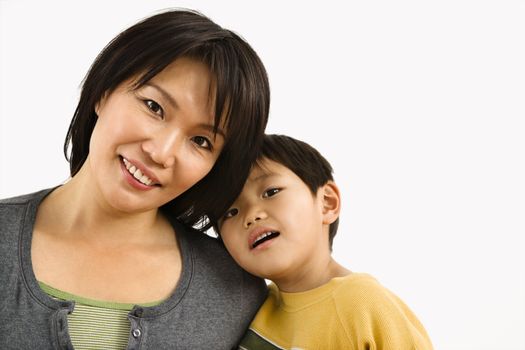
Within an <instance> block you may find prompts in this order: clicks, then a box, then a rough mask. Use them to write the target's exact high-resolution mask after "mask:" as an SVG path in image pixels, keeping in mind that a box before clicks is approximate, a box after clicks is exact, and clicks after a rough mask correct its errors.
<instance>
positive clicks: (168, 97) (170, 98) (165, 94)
mask: <svg viewBox="0 0 525 350" xmlns="http://www.w3.org/2000/svg"><path fill="white" fill-rule="evenodd" d="M144 85H145V86H149V87H152V88H154V89H155V90H157V91H158V92H160V94H161V95H162V96H163V97H164V98H165V99H166V100H168V102H169V104H170V105H171V106H172V107H173V108H178V105H177V101H176V100H175V98H174V97H173V96H171V95H170V93H169V92H167V91H166V90H164V89H163V88H161V87H160V86H158V85H157V84H155V83H152V82H151V81H148V82H147V83H145V84H144ZM199 127H200V128H202V129H205V130H207V131H211V132H213V133H217V134H219V135H220V136H222V138H223V139H225V138H226V134H225V133H224V131H223V130H222V129H221V128H219V127H217V130H215V127H214V126H213V125H211V124H199Z"/></svg>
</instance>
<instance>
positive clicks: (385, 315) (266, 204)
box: [219, 135, 432, 350]
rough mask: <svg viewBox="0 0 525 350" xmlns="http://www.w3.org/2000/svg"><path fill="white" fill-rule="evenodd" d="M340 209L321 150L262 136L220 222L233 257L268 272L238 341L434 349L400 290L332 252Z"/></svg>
mask: <svg viewBox="0 0 525 350" xmlns="http://www.w3.org/2000/svg"><path fill="white" fill-rule="evenodd" d="M339 209H340V195H339V190H338V188H337V186H336V185H335V183H334V181H333V177H332V167H331V166H330V164H329V163H328V162H327V161H326V159H325V158H323V156H321V155H320V154H319V152H317V151H316V150H315V149H314V148H312V147H311V146H309V145H308V144H306V143H304V142H301V141H298V140H295V139H293V138H291V137H287V136H281V135H267V136H266V137H265V140H264V144H263V148H262V152H261V156H260V157H259V159H258V160H257V163H256V164H255V165H254V167H253V168H252V171H251V173H250V176H249V178H248V180H247V181H246V184H245V185H244V188H243V190H242V192H241V194H240V195H239V197H238V198H237V199H236V200H235V202H234V203H233V205H232V207H231V208H230V209H229V210H228V211H227V212H226V214H225V215H224V217H223V218H222V219H221V220H220V221H219V232H220V236H221V238H222V240H223V241H224V244H225V245H226V248H227V249H228V251H229V252H230V254H231V255H232V256H233V258H234V259H235V260H236V261H237V263H238V264H239V265H241V266H242V267H243V268H244V269H246V270H247V271H248V272H250V273H252V274H254V275H257V276H259V277H263V278H266V279H270V280H272V281H273V283H272V284H271V285H270V293H269V295H268V298H267V300H266V302H265V303H264V304H263V306H262V307H261V309H260V310H259V312H258V314H257V315H256V317H255V319H254V320H253V322H252V324H251V326H250V329H249V330H248V332H247V333H246V335H245V337H244V339H243V340H242V342H241V344H240V346H239V349H247V350H252V349H257V350H260V349H395V350H405V349H432V345H431V342H430V340H429V338H428V335H427V333H426V331H425V329H424V328H423V326H422V325H421V323H420V322H419V321H418V319H417V318H416V316H415V315H414V314H413V313H412V311H410V309H409V308H408V307H407V306H406V305H405V304H404V303H403V302H402V301H401V300H400V299H399V298H398V297H397V296H395V295H394V294H393V293H392V292H390V291H389V290H387V289H386V288H384V287H383V286H381V285H380V284H379V283H378V282H377V281H376V280H375V279H374V278H373V277H371V276H370V275H367V274H362V273H353V272H351V271H349V270H347V269H346V268H345V267H343V266H341V265H339V264H338V263H337V262H336V261H335V260H334V259H333V258H332V257H331V247H332V240H333V238H334V236H335V234H336V231H337V224H338V216H339Z"/></svg>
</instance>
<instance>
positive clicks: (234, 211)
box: [224, 208, 239, 219]
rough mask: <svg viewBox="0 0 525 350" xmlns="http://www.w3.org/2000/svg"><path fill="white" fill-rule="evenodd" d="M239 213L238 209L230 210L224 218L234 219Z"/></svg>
mask: <svg viewBox="0 0 525 350" xmlns="http://www.w3.org/2000/svg"><path fill="white" fill-rule="evenodd" d="M238 213H239V210H238V209H237V208H231V209H230V210H228V211H227V212H226V214H224V218H225V219H229V218H232V217H234V216H235V215H237V214H238Z"/></svg>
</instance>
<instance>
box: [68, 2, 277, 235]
mask: <svg viewBox="0 0 525 350" xmlns="http://www.w3.org/2000/svg"><path fill="white" fill-rule="evenodd" d="M180 57H189V58H192V59H195V60H198V61H200V62H202V63H204V64H206V65H207V66H208V68H209V69H210V72H211V74H212V77H213V83H214V87H215V120H214V127H215V131H217V128H218V127H219V125H224V127H225V130H226V139H225V143H224V147H223V150H222V152H221V154H220V156H219V158H218V160H217V162H216V163H215V165H214V166H213V168H212V169H211V171H210V172H209V173H208V174H207V175H206V176H205V177H204V178H203V179H202V180H200V181H199V182H198V183H197V184H195V185H194V186H193V187H191V188H190V189H189V190H187V191H186V192H184V193H183V194H181V195H180V196H178V197H177V198H175V199H174V200H172V201H171V202H169V203H167V204H165V205H164V206H163V207H162V210H163V211H164V212H165V213H166V214H167V215H169V216H170V217H177V218H178V219H179V220H180V221H182V222H183V223H184V224H186V225H188V226H195V225H197V224H198V226H199V229H201V230H206V229H208V228H209V227H211V226H212V224H213V222H214V221H215V220H216V218H218V217H219V215H221V214H222V213H223V212H224V211H225V210H226V209H227V208H228V206H229V205H230V204H231V203H232V202H233V201H234V200H235V197H236V196H237V194H238V193H239V192H240V191H241V189H242V186H243V184H244V181H245V179H246V177H247V176H248V173H249V170H250V167H251V165H252V163H253V162H254V160H255V158H256V155H257V152H258V150H259V147H260V144H261V142H262V137H263V133H264V129H265V127H266V123H267V120H268V110H269V104H270V88H269V83H268V77H267V74H266V70H265V68H264V66H263V64H262V62H261V60H260V59H259V57H258V56H257V54H256V53H255V51H254V50H253V49H252V48H251V47H250V45H248V43H246V42H245V41H244V40H243V39H242V38H240V37H239V36H238V35H236V34H235V33H233V32H232V31H230V30H227V29H223V28H221V27H220V26H219V25H217V24H215V23H214V22H212V21H211V20H210V19H208V18H207V17H205V16H203V15H202V14H200V13H198V12H194V11H190V10H169V11H166V12H163V13H160V14H157V15H154V16H151V17H149V18H146V19H144V20H142V21H141V22H139V23H137V24H135V25H133V26H132V27H130V28H128V29H126V30H125V31H123V32H122V33H120V34H119V35H118V36H117V37H115V38H114V39H113V40H112V41H111V42H110V43H109V44H108V45H107V46H106V47H105V48H104V49H103V50H102V52H101V53H100V54H99V55H98V57H97V58H96V59H95V61H94V62H93V64H92V66H91V68H90V70H89V72H88V74H87V75H86V77H85V78H84V81H83V85H82V91H81V95H80V100H79V102H78V105H77V108H76V110H75V114H74V116H73V119H72V121H71V124H70V126H69V130H68V132H67V136H66V140H65V143H64V154H65V155H66V159H67V160H68V161H69V163H70V172H71V176H74V175H75V174H76V173H77V172H78V171H79V170H80V168H81V167H82V165H83V164H84V162H85V160H86V158H87V156H88V153H89V142H90V138H91V134H92V132H93V128H94V126H95V123H96V121H97V115H96V113H95V106H96V104H97V103H98V102H99V101H100V100H101V98H102V97H103V96H105V95H106V94H110V93H111V92H112V91H114V90H115V89H116V88H117V86H118V85H119V84H121V83H122V82H124V81H126V80H127V79H130V78H132V77H138V80H137V83H136V85H135V88H140V87H141V86H142V85H144V84H145V83H147V82H148V81H149V80H150V79H152V78H153V77H154V76H155V75H156V74H158V73H159V72H161V71H162V70H163V69H164V68H166V66H168V65H169V64H171V63H172V62H173V61H174V60H176V59H177V58H180Z"/></svg>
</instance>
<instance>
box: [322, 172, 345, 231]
mask: <svg viewBox="0 0 525 350" xmlns="http://www.w3.org/2000/svg"><path fill="white" fill-rule="evenodd" d="M320 190H321V191H320V193H319V194H320V195H322V196H323V197H322V204H323V224H326V225H330V224H331V223H333V222H334V221H335V220H337V218H338V217H339V212H340V211H341V195H340V193H339V187H337V185H336V184H335V182H333V181H328V182H327V183H326V184H324V185H323V186H322V187H321V189H320Z"/></svg>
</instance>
